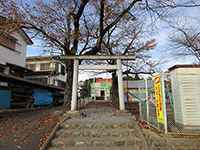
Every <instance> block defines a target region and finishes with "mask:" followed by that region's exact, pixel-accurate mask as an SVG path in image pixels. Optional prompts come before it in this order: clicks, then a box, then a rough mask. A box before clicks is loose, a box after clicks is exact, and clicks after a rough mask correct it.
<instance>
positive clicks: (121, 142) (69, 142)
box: [51, 137, 144, 147]
mask: <svg viewBox="0 0 200 150" xmlns="http://www.w3.org/2000/svg"><path fill="white" fill-rule="evenodd" d="M143 144H144V143H143V141H142V140H141V139H140V138H137V137H128V138H121V137H114V138H109V137H107V138H86V137H76V138H71V137H68V138H60V137H59V138H55V139H53V140H52V141H51V146H53V147H73V146H74V147H84V146H86V147H88V146H93V147H99V146H107V147H111V146H119V147H121V146H131V145H132V146H135V145H138V146H142V145H143Z"/></svg>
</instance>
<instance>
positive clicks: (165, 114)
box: [161, 72, 168, 134]
mask: <svg viewBox="0 0 200 150" xmlns="http://www.w3.org/2000/svg"><path fill="white" fill-rule="evenodd" d="M161 88H162V99H163V113H164V129H165V134H167V132H168V128H167V110H166V95H165V74H164V73H163V72H162V73H161Z"/></svg>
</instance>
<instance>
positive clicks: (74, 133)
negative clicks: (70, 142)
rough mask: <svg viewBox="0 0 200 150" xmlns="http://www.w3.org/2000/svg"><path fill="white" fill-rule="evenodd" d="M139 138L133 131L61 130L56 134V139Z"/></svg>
mask: <svg viewBox="0 0 200 150" xmlns="http://www.w3.org/2000/svg"><path fill="white" fill-rule="evenodd" d="M58 136H60V137H62V138H67V137H74V138H75V137H90V138H93V137H128V136H136V137H139V136H140V135H139V133H138V132H137V131H136V130H135V129H106V130H105V129H93V130H91V129H81V130H63V129H60V130H59V131H57V132H56V137H58Z"/></svg>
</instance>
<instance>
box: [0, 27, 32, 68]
mask: <svg viewBox="0 0 200 150" xmlns="http://www.w3.org/2000/svg"><path fill="white" fill-rule="evenodd" d="M31 44H33V42H32V41H31V39H30V38H29V37H28V35H27V34H26V33H25V32H24V31H23V30H22V29H20V30H18V31H15V32H12V33H10V34H6V33H1V34H0V64H2V65H6V64H7V63H9V64H14V65H16V66H20V67H25V58H26V48H27V46H28V45H31Z"/></svg>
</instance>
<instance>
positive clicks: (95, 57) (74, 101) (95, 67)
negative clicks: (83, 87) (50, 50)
mask: <svg viewBox="0 0 200 150" xmlns="http://www.w3.org/2000/svg"><path fill="white" fill-rule="evenodd" d="M60 59H61V60H70V59H71V60H74V68H73V85H72V100H71V111H76V109H77V87H78V73H79V70H116V71H117V77H118V93H119V108H120V110H122V111H123V110H125V104H124V89H123V78H122V63H121V60H135V56H131V55H113V56H112V55H111V56H104V55H91V56H86V55H82V56H60ZM79 60H117V65H79Z"/></svg>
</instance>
